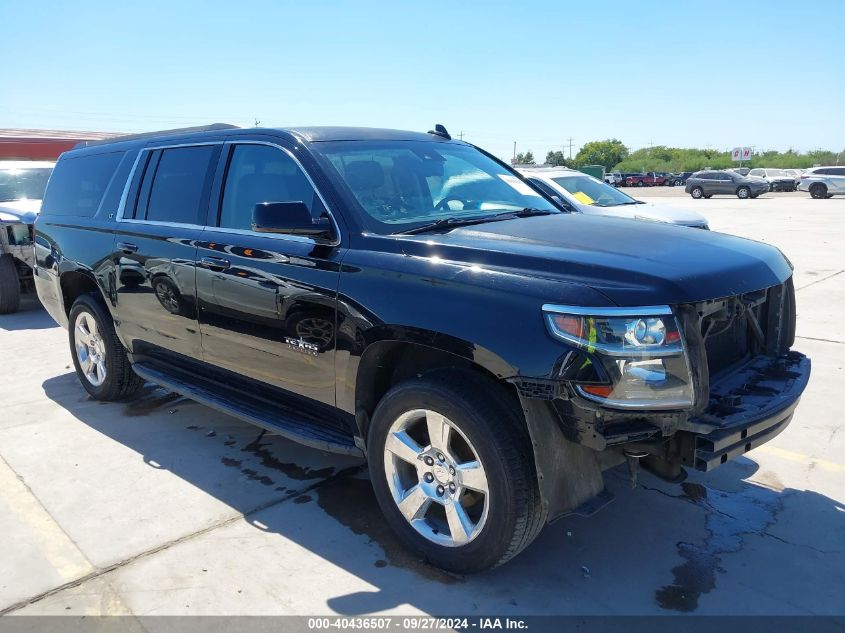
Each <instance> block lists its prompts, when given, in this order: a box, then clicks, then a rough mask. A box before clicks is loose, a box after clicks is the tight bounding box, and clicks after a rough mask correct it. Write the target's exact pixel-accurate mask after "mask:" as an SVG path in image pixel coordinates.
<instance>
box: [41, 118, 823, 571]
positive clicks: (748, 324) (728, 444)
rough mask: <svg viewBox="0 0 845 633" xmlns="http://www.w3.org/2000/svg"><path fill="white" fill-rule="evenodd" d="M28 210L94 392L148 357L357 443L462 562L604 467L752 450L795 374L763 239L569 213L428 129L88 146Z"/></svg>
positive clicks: (418, 543) (268, 420)
mask: <svg viewBox="0 0 845 633" xmlns="http://www.w3.org/2000/svg"><path fill="white" fill-rule="evenodd" d="M36 230H37V233H36V268H35V280H36V285H37V289H38V294H39V297H40V298H41V301H42V302H43V304H44V305H45V307H46V308H47V310H48V311H49V313H50V314H51V315H52V317H53V318H54V319H56V321H58V322H59V323H60V324H62V325H63V326H65V327H67V328H68V339H69V345H70V352H71V356H72V359H73V363H74V367H75V369H76V373H77V375H78V377H79V380H80V382H81V383H82V386H83V387H84V388H85V390H86V391H87V392H88V393H89V394H90V395H91V396H92V397H93V398H94V399H97V400H120V399H124V398H128V397H130V396H131V395H132V394H133V393H134V392H135V391H136V390H137V389H138V387H139V386H140V385H141V384H142V383H143V382H144V381H151V382H154V383H157V384H159V385H161V386H163V387H164V388H166V389H169V390H171V391H174V392H177V393H180V394H183V395H185V396H187V397H190V398H193V399H195V400H197V401H199V402H202V403H205V404H207V405H209V406H212V407H215V408H217V409H220V410H222V411H225V412H227V413H230V414H232V415H235V416H239V417H241V418H243V419H244V420H247V421H249V422H251V423H253V424H256V425H258V426H260V427H262V428H264V429H268V430H270V431H272V432H275V433H279V434H281V435H283V436H284V437H287V438H289V439H291V440H294V441H297V442H301V443H303V444H306V445H309V446H312V447H316V448H318V449H321V450H325V451H334V452H337V453H342V454H347V455H356V456H360V457H365V458H366V459H367V461H368V463H369V473H370V478H371V480H372V485H373V488H374V490H375V495H376V498H377V499H378V502H379V504H380V506H381V508H382V511H383V512H384V515H385V517H386V521H387V523H388V524H389V525H390V526H391V527H392V528H393V529H394V530H395V531H396V533H397V534H398V536H399V538H400V539H401V540H402V542H404V543H405V544H406V545H407V546H408V547H410V548H412V549H413V550H414V551H415V552H417V554H419V555H420V556H423V557H425V558H426V559H427V560H429V561H431V562H432V563H434V564H436V565H439V566H441V567H443V568H445V569H449V570H453V571H458V572H472V571H478V570H482V569H487V568H490V567H494V566H496V565H498V564H501V563H504V562H505V561H507V560H508V559H510V558H512V557H513V556H515V555H516V554H517V553H518V552H520V551H521V550H522V549H523V548H525V547H526V546H527V545H528V544H529V543H531V541H532V540H533V539H534V538H535V537H536V536H537V534H538V533H539V532H540V530H541V528H542V527H543V525H545V524H546V523H547V522H548V521H550V520H553V519H556V518H559V517H560V516H563V515H566V514H570V513H576V514H582V515H587V514H591V513H592V512H595V511H596V510H598V509H599V508H600V507H601V506H603V505H604V504H606V503H607V502H608V501H609V500H610V499H611V494H610V493H609V492H608V491H607V490H606V489H605V486H604V482H603V476H602V472H603V471H605V470H607V469H609V468H611V467H614V466H617V465H621V464H625V463H626V462H627V463H628V465H629V466H630V468H631V469H632V473H635V472H636V468H637V467H638V465H642V466H643V467H645V468H647V469H649V470H650V471H651V472H653V473H655V474H656V475H657V476H659V477H663V478H664V479H667V480H669V481H673V482H678V481H681V480H682V479H683V478H684V476H685V468H693V469H696V470H700V471H709V470H711V469H713V468H716V467H718V466H719V465H720V464H723V463H725V462H726V461H728V460H730V459H732V458H734V457H737V456H739V455H743V454H744V453H746V452H747V451H749V450H751V449H753V448H756V447H757V446H759V445H760V444H762V443H764V442H766V441H768V440H769V439H771V438H772V437H774V436H775V435H776V434H777V433H779V432H780V431H782V430H783V429H784V428H785V427H786V425H787V424H789V422H790V420H791V418H792V414H793V411H794V409H795V407H796V405H797V403H798V399H799V397H800V395H801V393H802V391H803V390H804V387H805V386H806V384H807V381H808V379H809V374H810V361H809V360H808V359H807V358H806V357H805V356H803V355H802V354H800V353H798V352H795V351H791V349H790V348H791V347H792V344H793V342H794V334H795V293H794V290H793V283H792V270H791V267H790V264H789V262H788V261H787V259H786V258H785V257H784V256H783V255H782V254H781V253H780V251H778V250H777V249H776V248H774V247H771V246H768V245H765V244H761V243H758V242H753V241H749V240H745V239H741V238H738V237H733V236H729V235H723V234H719V233H711V232H710V231H696V230H691V229H689V228H686V227H678V226H671V225H668V224H663V223H657V222H654V223H652V222H637V221H634V220H627V219H616V218H607V217H594V216H589V215H586V214H580V213H566V212H563V211H562V210H561V209H560V208H559V207H558V206H556V204H555V202H554V201H553V200H552V199H551V198H550V197H548V198H547V197H545V196H544V195H543V194H541V193H540V192H539V191H538V190H536V189H534V188H533V187H532V186H531V185H530V184H529V183H527V182H526V181H525V180H524V179H523V178H522V177H521V176H520V175H519V174H518V173H516V172H515V171H513V170H512V169H511V168H510V167H509V166H507V165H506V164H504V163H502V162H501V161H499V160H498V159H496V158H495V157H493V156H492V155H490V154H487V153H485V152H483V151H481V150H479V149H478V148H476V147H474V146H472V145H470V144H468V143H465V142H462V141H458V140H454V139H451V137H450V136H449V135H448V133H447V132H446V131H445V129H444V128H442V126H437V128H435V131H434V132H432V133H428V134H419V133H413V132H400V131H395V130H378V129H360V128H298V129H285V130H281V129H258V128H252V129H235V128H231V127H229V126H210V127H209V128H208V129H207V130H205V131H199V130H196V129H195V130H191V131H188V132H171V133H158V134H156V135H152V136H151V135H140V136H137V137H130V138H126V139H122V140H120V139H118V140H114V141H110V142H104V143H96V144H92V145H90V146H88V147H84V148H80V149H74V150H72V151H70V152H67V153H65V154H63V155H62V157H61V158H60V159H59V161H58V164H57V166H56V170H55V172H54V174H53V177H52V178H51V179H50V183H49V185H48V188H47V192H46V196H45V199H44V205H43V209H42V213H41V217H40V218H39V220H38V222H37V223H36ZM89 510H90V511H97V509H96V508H89ZM109 511H110V510H107V509H104V510H103V512H104V513H107V512H109ZM642 511H644V512H646V511H648V510H647V509H645V508H644V509H642ZM149 519H150V520H154V517H149ZM620 529H624V528H622V526H620Z"/></svg>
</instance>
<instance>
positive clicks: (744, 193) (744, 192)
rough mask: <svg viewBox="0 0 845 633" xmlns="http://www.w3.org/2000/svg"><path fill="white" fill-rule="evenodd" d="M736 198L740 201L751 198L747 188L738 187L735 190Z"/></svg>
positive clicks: (749, 190)
mask: <svg viewBox="0 0 845 633" xmlns="http://www.w3.org/2000/svg"><path fill="white" fill-rule="evenodd" d="M736 197H737V198H739V199H740V200H747V199H748V198H750V197H751V189H749V188H748V187H740V188H739V189H737V190H736Z"/></svg>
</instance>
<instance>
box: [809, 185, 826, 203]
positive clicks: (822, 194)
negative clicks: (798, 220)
mask: <svg viewBox="0 0 845 633" xmlns="http://www.w3.org/2000/svg"><path fill="white" fill-rule="evenodd" d="M810 195H811V196H812V197H813V198H815V199H816V200H821V199H822V198H826V197H827V187H825V186H824V185H823V184H821V183H816V184H814V185H813V186H812V187H810Z"/></svg>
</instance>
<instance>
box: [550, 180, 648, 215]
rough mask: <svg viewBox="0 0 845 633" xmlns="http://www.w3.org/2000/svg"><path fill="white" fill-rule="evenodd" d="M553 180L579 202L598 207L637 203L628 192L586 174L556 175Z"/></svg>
mask: <svg viewBox="0 0 845 633" xmlns="http://www.w3.org/2000/svg"><path fill="white" fill-rule="evenodd" d="M552 180H553V181H554V182H555V183H557V184H558V185H560V186H561V187H563V188H564V189H566V190H567V191H568V192H569V193H571V194H572V195H573V196H574V197H575V199H576V200H578V202H583V203H584V204H592V205H594V206H597V207H616V206H619V205H620V204H636V203H637V201H636V200H634V199H633V198H632V197H631V196H629V195H628V194H625V193H622V192H621V191H619V190H618V189H617V188H616V187H611V186H610V185H608V184H607V183H604V182H601V181H600V180H596V179H595V178H592V177H591V176H587V175H586V174H578V175H574V174H573V175H572V176H556V177H553V178H552Z"/></svg>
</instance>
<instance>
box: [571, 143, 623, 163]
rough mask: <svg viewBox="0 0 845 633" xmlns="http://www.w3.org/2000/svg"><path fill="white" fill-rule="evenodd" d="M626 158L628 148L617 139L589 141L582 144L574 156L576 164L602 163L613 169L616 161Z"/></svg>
mask: <svg viewBox="0 0 845 633" xmlns="http://www.w3.org/2000/svg"><path fill="white" fill-rule="evenodd" d="M626 158H628V148H627V147H625V146H624V145H623V144H622V141H619V140H617V139H615V138H614V139H608V140H605V141H591V142H589V143H587V144H586V145H584V147H582V148H581V149H580V150H579V152H578V155H577V156H576V157H575V162H576V164H578V165H604V167H605V169H613V167H615V166H616V165H617V164H618V163H620V162H622V161H623V160H625V159H626Z"/></svg>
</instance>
